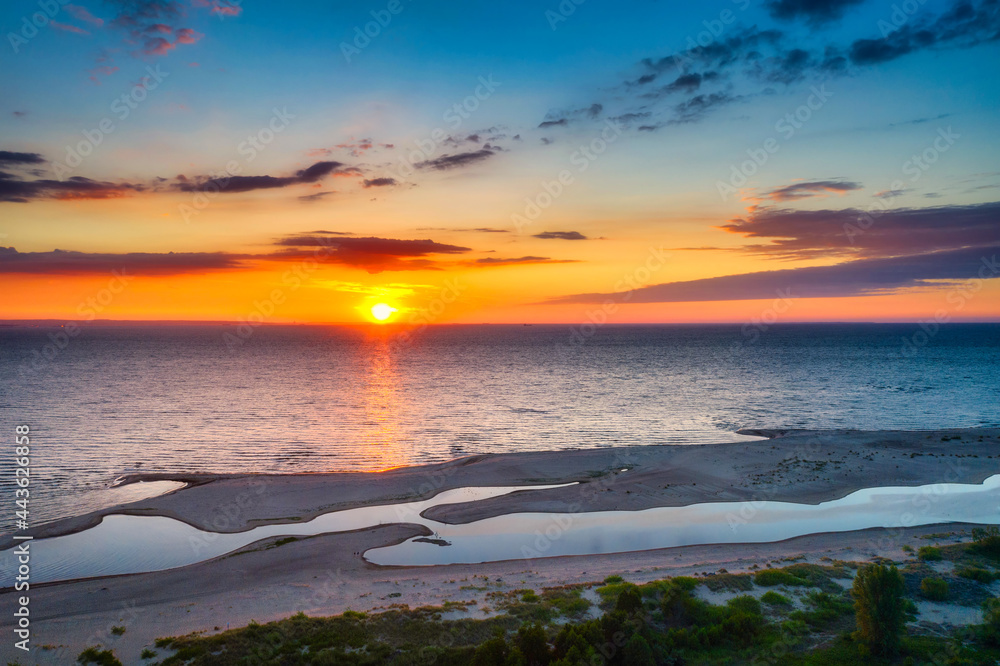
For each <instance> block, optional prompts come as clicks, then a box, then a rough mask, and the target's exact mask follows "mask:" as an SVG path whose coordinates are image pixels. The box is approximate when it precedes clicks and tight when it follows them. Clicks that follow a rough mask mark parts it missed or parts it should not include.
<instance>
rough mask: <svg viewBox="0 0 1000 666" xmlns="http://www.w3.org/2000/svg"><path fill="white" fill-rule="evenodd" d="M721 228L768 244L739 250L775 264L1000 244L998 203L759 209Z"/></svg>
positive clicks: (999, 211) (888, 255)
mask: <svg viewBox="0 0 1000 666" xmlns="http://www.w3.org/2000/svg"><path fill="white" fill-rule="evenodd" d="M720 228H721V229H723V230H725V231H728V232H730V233H734V234H740V235H742V236H744V237H746V238H757V239H771V242H769V243H766V244H754V245H746V246H743V247H741V248H738V249H739V251H742V252H750V253H754V254H762V255H767V256H771V257H775V258H779V259H814V258H819V257H893V256H898V255H910V254H920V253H926V252H935V251H939V250H958V249H962V248H976V247H989V246H993V245H997V244H1000V202H993V203H984V204H973V205H967V206H937V207H930V208H898V209H894V210H885V211H878V212H877V213H875V214H872V215H870V216H869V215H868V214H866V213H865V212H864V211H861V210H857V209H854V208H848V209H844V210H816V211H800V210H773V209H763V210H759V211H757V212H756V213H755V214H753V215H752V216H749V217H747V218H741V219H736V220H733V221H732V222H730V223H729V224H726V225H723V226H721V227H720Z"/></svg>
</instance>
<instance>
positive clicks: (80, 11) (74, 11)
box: [63, 5, 104, 28]
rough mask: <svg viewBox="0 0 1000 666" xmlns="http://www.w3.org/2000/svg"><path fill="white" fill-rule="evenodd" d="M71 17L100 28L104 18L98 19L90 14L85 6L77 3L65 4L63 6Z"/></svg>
mask: <svg viewBox="0 0 1000 666" xmlns="http://www.w3.org/2000/svg"><path fill="white" fill-rule="evenodd" d="M63 9H65V10H66V11H67V12H68V13H69V14H70V15H71V16H72V17H73V18H75V19H77V20H78V21H83V22H84V23H89V24H90V25H92V26H94V27H95V28H100V27H101V26H103V25H104V19H99V18H97V17H96V16H94V15H93V14H91V13H90V12H89V11H88V10H87V9H86V8H85V7H81V6H79V5H66V6H64V7H63Z"/></svg>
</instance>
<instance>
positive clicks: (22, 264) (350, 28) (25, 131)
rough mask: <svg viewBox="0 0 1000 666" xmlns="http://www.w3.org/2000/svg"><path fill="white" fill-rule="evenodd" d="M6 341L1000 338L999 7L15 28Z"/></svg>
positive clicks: (141, 14) (506, 8)
mask: <svg viewBox="0 0 1000 666" xmlns="http://www.w3.org/2000/svg"><path fill="white" fill-rule="evenodd" d="M0 28H2V31H3V34H4V40H3V41H4V43H3V44H0V65H2V67H0V89H2V91H3V94H2V95H0V280H2V282H3V288H2V293H3V297H2V301H0V303H2V307H0V318H3V319H8V320H15V319H55V320H61V321H66V322H70V321H86V320H91V319H94V318H98V319H119V320H213V321H255V322H260V321H266V322H272V323H286V322H300V323H310V322H316V323H326V322H331V323H332V322H337V323H340V322H342V323H357V322H370V321H373V316H372V312H371V309H372V306H373V305H375V304H379V303H384V304H387V305H389V306H391V308H395V312H393V314H392V317H391V318H390V319H391V320H395V321H399V322H412V323H430V324H435V323H522V322H525V323H531V322H538V323H547V322H552V323H584V322H593V323H603V322H605V321H610V322H616V323H633V322H636V323H654V322H668V323H669V322H735V323H747V322H761V321H763V322H768V323H770V322H777V321H921V322H922V321H938V322H941V321H984V320H989V321H996V320H1000V280H997V278H998V277H1000V265H998V264H997V258H996V257H997V254H998V250H1000V163H998V158H997V155H1000V116H998V114H997V109H998V108H1000V57H998V56H1000V2H997V0H978V1H973V2H964V1H961V2H946V1H939V0H923V1H921V0H905V1H901V2H900V1H892V2H889V1H880V0H764V1H759V0H722V1H720V2H714V3H713V2H704V3H679V2H657V1H652V0H638V1H634V2H632V1H620V2H615V3H607V2H602V1H601V0H562V2H557V1H556V0H551V1H549V2H546V1H545V0H543V1H542V2H510V3H504V4H502V5H496V4H489V5H487V4H485V3H483V4H480V5H476V6H460V7H459V6H449V5H445V4H444V3H433V2H420V1H419V0H384V1H383V0H375V1H373V2H364V3H330V2H304V1H303V2H291V3H265V2H256V3H250V2H238V1H237V0H177V1H171V0H155V1H148V0H127V1H122V0H115V1H104V2H98V1H97V0H79V1H76V0H74V1H73V2H62V0H34V1H20V0H15V1H12V2H7V3H4V4H3V6H2V7H0Z"/></svg>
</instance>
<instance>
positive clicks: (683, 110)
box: [639, 92, 743, 130]
mask: <svg viewBox="0 0 1000 666" xmlns="http://www.w3.org/2000/svg"><path fill="white" fill-rule="evenodd" d="M742 99H743V96H742V95H731V94H729V93H728V92H717V93H711V94H707V95H695V96H694V97H692V98H691V99H689V100H687V101H685V102H681V103H680V104H678V105H677V106H675V107H674V118H673V119H672V120H670V121H669V124H672V125H678V124H684V123H693V122H697V121H699V120H701V119H702V118H704V117H705V116H706V115H708V114H709V113H711V112H712V111H714V110H715V109H717V108H719V107H722V106H728V105H729V104H733V103H734V102H738V101H740V100H742ZM644 127H648V128H650V129H657V128H658V127H659V126H658V125H645V126H644ZM639 129H640V130H642V129H643V127H640V128H639Z"/></svg>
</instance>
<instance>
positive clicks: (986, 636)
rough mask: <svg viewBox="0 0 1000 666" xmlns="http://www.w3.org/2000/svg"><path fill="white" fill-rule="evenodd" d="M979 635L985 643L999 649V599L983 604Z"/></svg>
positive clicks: (988, 600) (989, 600)
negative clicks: (981, 624)
mask: <svg viewBox="0 0 1000 666" xmlns="http://www.w3.org/2000/svg"><path fill="white" fill-rule="evenodd" d="M979 635H980V638H982V639H983V641H984V642H985V643H987V644H989V645H993V646H995V647H1000V599H987V600H986V601H985V602H983V626H982V627H981V628H980V634H979Z"/></svg>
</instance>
